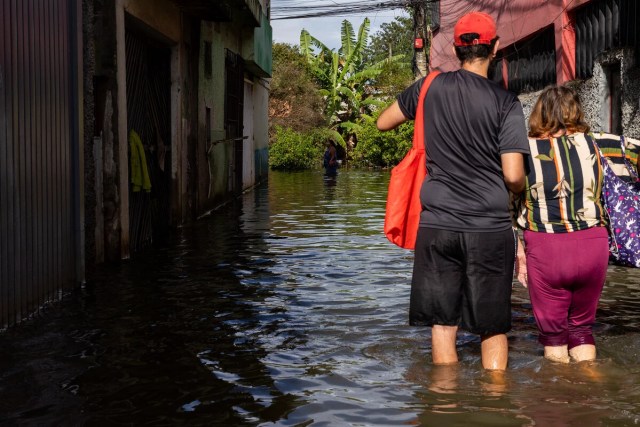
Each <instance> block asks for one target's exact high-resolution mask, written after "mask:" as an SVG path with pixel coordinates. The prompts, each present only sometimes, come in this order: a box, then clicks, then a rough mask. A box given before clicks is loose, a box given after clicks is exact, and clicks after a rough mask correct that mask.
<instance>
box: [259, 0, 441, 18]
mask: <svg viewBox="0 0 640 427" xmlns="http://www.w3.org/2000/svg"><path fill="white" fill-rule="evenodd" d="M433 1H435V0H380V1H377V2H373V1H371V0H353V1H350V2H344V3H336V2H334V1H330V2H324V3H321V2H318V1H311V2H307V3H306V4H305V3H304V2H302V1H300V0H280V1H278V3H277V4H274V3H272V4H271V20H272V21H276V20H284V19H301V18H318V17H328V16H344V15H354V14H361V15H362V14H364V13H367V12H376V13H377V12H379V11H381V10H390V9H406V8H410V7H413V6H414V5H415V4H425V3H431V2H433Z"/></svg>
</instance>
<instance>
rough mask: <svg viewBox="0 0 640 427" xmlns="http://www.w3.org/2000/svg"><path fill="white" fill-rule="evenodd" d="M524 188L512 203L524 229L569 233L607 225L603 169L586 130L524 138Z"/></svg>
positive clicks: (519, 222) (515, 214)
mask: <svg viewBox="0 0 640 427" xmlns="http://www.w3.org/2000/svg"><path fill="white" fill-rule="evenodd" d="M529 146H530V149H531V155H530V156H528V157H527V158H526V159H527V160H526V162H527V164H526V172H527V178H526V189H525V191H524V193H523V194H522V196H521V198H520V200H519V201H517V203H516V205H515V206H514V207H513V208H514V209H513V210H512V211H513V214H514V219H515V220H516V222H517V224H518V225H519V226H520V227H522V228H524V229H525V230H531V231H540V232H545V233H569V232H572V231H578V230H584V229H586V228H590V227H596V226H600V225H605V224H606V219H605V214H604V213H603V212H604V211H603V206H602V203H601V201H600V195H601V192H602V168H601V165H600V161H599V157H598V155H597V154H596V151H595V147H594V145H593V142H592V139H591V137H590V136H589V135H585V134H580V133H576V134H572V135H569V136H562V137H558V138H549V139H529Z"/></svg>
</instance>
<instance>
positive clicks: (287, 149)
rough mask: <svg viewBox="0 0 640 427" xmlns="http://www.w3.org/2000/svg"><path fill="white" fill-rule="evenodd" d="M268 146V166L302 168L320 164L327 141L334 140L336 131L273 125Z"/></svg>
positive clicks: (285, 168)
mask: <svg viewBox="0 0 640 427" xmlns="http://www.w3.org/2000/svg"><path fill="white" fill-rule="evenodd" d="M274 132H275V135H274V138H273V142H272V143H271V145H270V146H269V166H270V167H271V169H275V170H304V169H313V168H319V167H321V166H322V156H323V153H324V149H325V145H326V143H327V141H329V140H330V139H333V140H334V141H335V136H336V132H335V131H332V130H331V129H327V128H315V129H311V130H310V131H307V132H297V131H295V130H293V129H291V128H289V127H282V126H275V127H274Z"/></svg>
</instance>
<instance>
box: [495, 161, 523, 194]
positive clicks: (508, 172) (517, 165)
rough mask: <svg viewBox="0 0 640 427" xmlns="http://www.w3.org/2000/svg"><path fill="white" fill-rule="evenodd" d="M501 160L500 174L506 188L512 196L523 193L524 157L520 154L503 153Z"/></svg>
mask: <svg viewBox="0 0 640 427" xmlns="http://www.w3.org/2000/svg"><path fill="white" fill-rule="evenodd" d="M500 158H501V160H502V174H503V175H504V182H505V184H507V188H508V189H509V190H510V191H511V192H512V193H514V194H520V193H522V191H524V183H525V173H524V157H523V155H522V153H504V154H502V155H501V156H500Z"/></svg>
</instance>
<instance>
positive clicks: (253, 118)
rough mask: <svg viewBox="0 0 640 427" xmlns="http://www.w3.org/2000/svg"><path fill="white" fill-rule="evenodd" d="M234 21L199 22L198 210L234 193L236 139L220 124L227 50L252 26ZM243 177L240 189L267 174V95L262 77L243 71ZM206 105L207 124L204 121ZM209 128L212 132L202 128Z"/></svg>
mask: <svg viewBox="0 0 640 427" xmlns="http://www.w3.org/2000/svg"><path fill="white" fill-rule="evenodd" d="M237 26H238V25H237V23H233V22H232V23H222V22H205V21H203V22H202V23H201V44H200V46H201V48H202V53H201V55H200V60H201V66H200V71H199V76H200V90H199V101H198V103H199V112H198V123H199V124H198V127H199V129H200V130H201V132H200V135H201V136H199V138H198V150H197V151H198V161H197V163H198V165H199V170H198V181H199V183H198V213H199V214H202V213H204V212H206V211H207V210H209V209H211V208H213V207H215V206H217V205H219V204H220V203H223V202H225V201H226V200H228V199H229V198H230V197H232V196H233V191H232V190H234V189H233V188H232V185H233V184H232V176H231V174H232V167H233V166H232V165H233V160H234V159H233V156H234V148H233V147H234V142H233V141H227V140H226V132H225V129H224V105H225V50H227V49H228V50H229V51H231V52H233V53H236V54H241V53H242V50H243V46H245V45H246V42H247V40H250V39H251V38H252V37H253V30H252V29H245V30H246V31H239V30H238V27H237ZM208 46H210V47H211V58H212V73H211V74H212V76H211V77H210V78H209V77H207V76H206V75H205V70H204V55H205V52H204V49H207V48H208ZM244 79H245V89H244V100H243V103H244V123H243V126H244V129H243V136H247V137H248V138H247V139H245V140H243V142H242V143H243V179H242V187H243V188H242V189H243V190H244V189H248V188H250V187H252V186H254V185H255V184H257V183H258V182H260V181H261V180H263V179H264V178H266V173H267V169H266V164H267V163H268V162H267V147H268V98H269V87H268V83H267V82H266V80H264V79H262V78H260V77H257V76H255V75H253V74H251V73H250V72H249V71H245V76H244ZM207 109H209V111H210V124H209V125H207ZM208 127H209V128H210V134H209V135H207V134H206V129H207V128H208Z"/></svg>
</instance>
